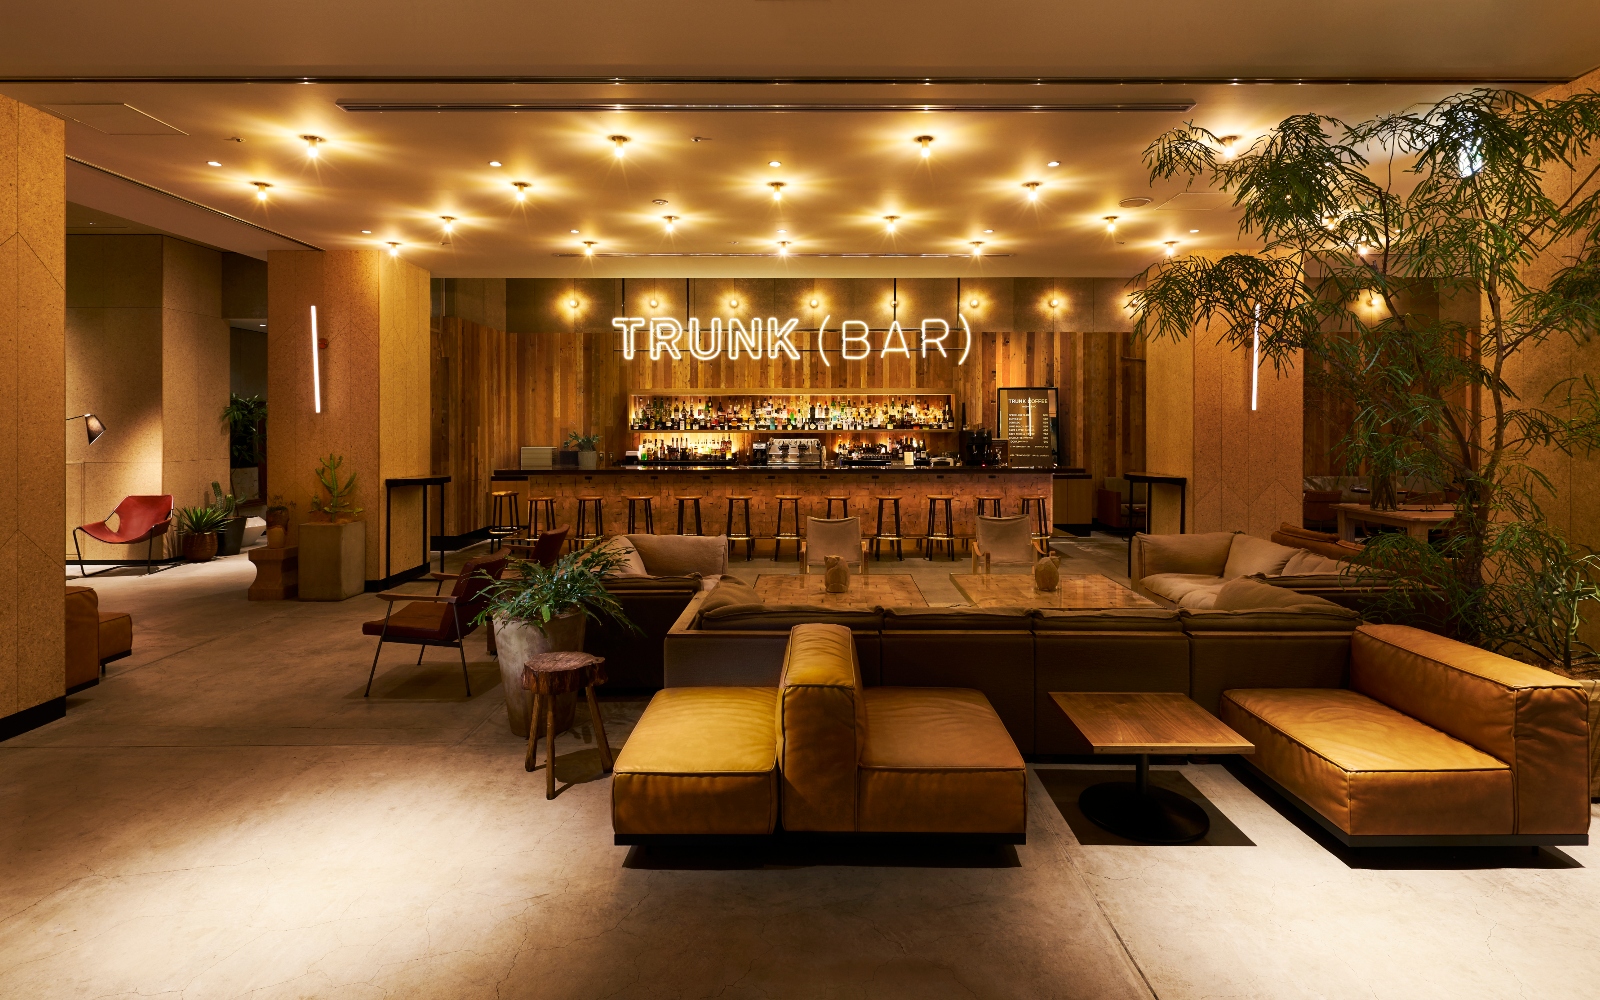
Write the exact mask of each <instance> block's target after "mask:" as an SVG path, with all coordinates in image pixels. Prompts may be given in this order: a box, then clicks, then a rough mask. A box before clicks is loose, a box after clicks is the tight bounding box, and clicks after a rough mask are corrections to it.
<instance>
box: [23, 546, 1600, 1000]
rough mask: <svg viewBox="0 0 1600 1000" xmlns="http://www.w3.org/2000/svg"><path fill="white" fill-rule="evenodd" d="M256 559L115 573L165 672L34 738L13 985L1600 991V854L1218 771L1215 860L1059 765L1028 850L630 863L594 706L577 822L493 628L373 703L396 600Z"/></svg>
mask: <svg viewBox="0 0 1600 1000" xmlns="http://www.w3.org/2000/svg"><path fill="white" fill-rule="evenodd" d="M1084 544H1085V547H1086V548H1087V549H1088V550H1089V551H1088V552H1087V553H1075V556H1074V557H1075V558H1083V559H1087V560H1095V559H1098V560H1100V561H1101V563H1102V564H1104V565H1105V567H1106V570H1107V571H1109V570H1110V569H1112V568H1114V567H1113V566H1112V563H1114V562H1115V559H1114V557H1115V556H1116V555H1117V554H1119V553H1120V552H1121V549H1120V548H1119V547H1118V545H1117V544H1116V541H1115V540H1103V541H1102V540H1091V541H1089V542H1087V543H1084ZM908 562H909V560H908ZM789 566H791V567H792V564H789ZM786 568H787V567H784V566H782V565H779V566H774V565H772V564H771V563H770V562H768V563H767V564H766V565H765V566H763V565H762V564H761V563H759V562H757V563H754V564H750V565H745V564H743V563H742V562H741V563H740V564H739V565H737V566H736V567H735V572H738V573H739V574H740V575H744V574H745V573H747V572H763V571H765V572H782V571H785V570H786ZM909 571H911V572H914V573H916V574H917V575H918V577H919V581H920V580H921V579H922V575H923V574H924V573H929V574H936V573H937V570H936V569H934V568H929V567H926V566H923V567H913V568H911V569H910V570H909ZM945 572H948V569H946V570H945ZM250 573H251V570H250V567H249V564H248V563H247V562H245V561H244V560H242V559H237V558H235V559H229V560H219V561H217V562H214V563H211V564H207V565H203V566H186V567H179V568H176V569H173V570H170V571H168V572H165V573H161V574H158V575H157V576H155V577H152V578H149V579H145V578H142V577H137V576H127V577H124V576H120V575H118V576H105V577H100V578H97V579H96V580H95V581H94V585H95V586H96V587H97V588H98V589H99V590H100V593H101V601H102V605H103V606H105V607H108V608H125V609H128V610H131V611H132V612H133V613H134V615H135V621H136V632H135V636H136V639H135V642H136V651H135V654H134V656H132V657H130V658H129V659H127V660H123V661H121V662H119V663H115V664H112V666H111V670H110V672H109V676H108V677H107V679H106V681H105V682H104V683H102V684H101V685H99V686H98V687H95V688H91V689H89V690H87V691H85V692H83V693H81V694H78V695H74V696H72V697H71V698H70V699H69V708H68V714H67V717H66V718H65V719H63V720H60V721H58V722H55V723H52V724H50V725H48V726H45V727H43V728H41V729H38V730H35V731H34V732H32V733H28V734H25V735H23V736H21V737H18V738H16V739H13V740H10V741H8V742H6V743H4V744H0V997H5V998H10V997H29V998H46V997H104V998H112V997H127V998H133V997H154V996H165V997H183V998H194V1000H200V998H232V997H254V998H263V1000H265V998H274V1000H276V998H301V997H351V998H369V997H370V998H376V997H430V998H431V997H451V998H454V997H474V998H475V997H530V998H531V997H537V998H540V1000H565V998H585V1000H587V998H600V997H617V998H690V997H720V998H727V1000H746V998H749V1000H754V998H771V997H796V998H802V997H804V998H810V997H828V998H869V997H932V998H943V997H951V998H955V997H984V998H990V997H994V998H1001V997H1029V998H1032V997H1039V998H1046V997H1048V998H1057V997H1073V998H1076V997H1093V998H1122V997H1152V996H1154V997H1160V998H1163V1000H1171V998H1194V1000H1201V998H1224V997H1226V998H1235V997H1239V998H1242V997H1251V998H1256V997H1259V998H1288V997H1293V998H1300V997H1305V998H1313V997H1315V998H1326V997H1339V998H1345V997H1349V998H1356V997H1361V998H1373V997H1377V998H1384V1000H1388V998H1396V1000H1398V998H1416V997H1429V998H1432V997H1438V998H1445V997H1449V998H1463V997H1472V998H1477V997H1550V998H1565V997H1591V996H1597V995H1600V947H1597V945H1600V878H1597V876H1596V869H1600V850H1596V849H1593V848H1569V849H1565V850H1564V851H1563V852H1557V851H1550V850H1545V851H1542V852H1539V853H1537V854H1535V853H1534V852H1530V851H1525V850H1524V851H1457V852H1433V851H1392V852H1377V853H1370V854H1352V853H1351V852H1347V851H1342V850H1337V849H1335V848H1334V847H1333V846H1332V845H1330V844H1328V843H1327V842H1326V841H1325V840H1323V839H1319V837H1318V836H1316V835H1314V833H1313V832H1311V831H1309V830H1308V828H1307V826H1306V824H1305V823H1304V822H1303V821H1300V820H1299V819H1298V818H1297V817H1295V816H1293V815H1292V814H1289V813H1287V812H1286V811H1284V810H1283V809H1282V808H1281V807H1280V806H1278V805H1277V804H1275V803H1274V802H1273V801H1272V800H1271V799H1270V798H1269V797H1264V795H1263V794H1259V793H1258V791H1256V790H1253V789H1252V788H1251V787H1248V786H1247V785H1245V784H1242V783H1241V782H1240V780H1238V779H1237V778H1236V777H1235V776H1234V775H1233V774H1232V773H1231V772H1229V771H1228V770H1226V769H1224V768H1223V767H1221V766H1218V765H1215V764H1209V765H1186V766H1184V767H1182V768H1174V769H1171V773H1170V774H1169V775H1168V776H1167V778H1168V780H1172V781H1178V780H1180V779H1186V780H1187V782H1188V784H1189V785H1190V786H1192V787H1193V788H1194V789H1197V790H1198V792H1199V793H1201V794H1203V795H1204V796H1205V797H1206V798H1207V799H1209V801H1210V803H1211V805H1212V807H1213V809H1214V810H1215V811H1216V813H1217V815H1218V817H1219V820H1220V821H1221V822H1220V823H1219V826H1218V828H1217V829H1216V830H1214V832H1213V836H1211V837H1208V838H1207V840H1206V841H1203V842H1202V843H1201V844H1197V845H1191V846H1185V847H1145V846H1137V845H1128V844H1122V843H1118V842H1116V839H1115V838H1111V837H1106V836H1095V835H1094V831H1092V830H1089V829H1087V828H1085V827H1084V826H1083V821H1082V819H1081V817H1079V816H1076V814H1075V813H1074V811H1073V810H1072V809H1071V808H1070V802H1069V803H1068V804H1067V805H1066V806H1063V807H1062V808H1058V807H1057V805H1056V804H1055V803H1054V802H1053V801H1052V798H1051V792H1050V789H1054V788H1057V787H1058V786H1059V785H1060V784H1061V782H1062V781H1063V780H1066V779H1071V778H1074V777H1076V776H1075V775H1073V774H1068V773H1063V772H1065V771H1070V770H1073V768H1070V767H1068V768H1057V767H1053V766H1050V765H1045V766H1041V767H1038V768H1035V769H1034V771H1035V773H1034V775H1033V776H1032V777H1031V778H1030V795H1031V798H1030V803H1029V805H1030V820H1029V836H1028V843H1027V844H1026V845H1025V846H1021V847H1017V848H1015V849H1011V848H1006V849H1001V850H994V849H983V850H974V851H964V852H947V851H946V852H931V853H928V852H917V851H909V850H905V849H894V848H888V849H884V848H877V849H866V848H856V849H850V848H838V849H831V850H796V849H787V850H786V849H781V848H774V849H772V850H768V851H758V852H742V853H741V852H727V851H720V852H707V851H687V850H678V851H662V850H643V849H639V848H631V849H630V848H619V847H614V846H612V844H611V838H610V826H609V819H608V795H607V792H608V781H607V780H606V778H605V777H604V776H602V775H601V774H600V773H599V763H598V751H596V750H595V749H594V748H593V743H592V741H591V740H590V735H591V730H590V729H589V726H588V720H587V717H586V713H583V714H581V715H580V725H579V726H578V727H577V728H576V729H575V730H574V731H573V733H572V734H570V735H568V736H564V737H563V738H562V739H561V740H560V741H559V743H558V752H559V754H560V756H559V758H558V761H557V776H558V778H559V779H560V780H561V781H562V782H563V786H564V787H563V791H562V792H561V794H559V795H558V796H557V797H556V799H555V800H553V801H546V800H545V798H544V792H543V789H544V777H543V774H542V773H539V772H535V773H533V774H529V773H526V772H525V771H524V770H523V768H522V749H523V745H522V742H521V741H519V740H517V739H516V738H515V737H514V736H512V735H511V733H510V732H509V731H508V728H507V725H506V721H505V709H504V706H503V701H502V695H501V689H500V688H499V687H498V672H497V668H496V667H495V666H494V663H493V661H492V660H490V659H489V658H488V656H487V655H486V651H485V650H484V647H483V645H482V644H481V642H476V643H469V650H468V652H469V660H470V661H471V664H472V666H471V676H472V681H473V696H472V697H471V698H468V697H467V696H466V695H465V693H464V692H463V690H462V682H461V673H460V667H459V661H456V660H454V659H453V658H452V657H450V656H449V655H448V654H447V653H446V652H445V651H432V652H430V654H429V656H428V658H427V659H426V660H425V661H424V662H423V664H422V665H421V666H417V665H415V663H414V660H415V654H414V653H412V654H409V655H408V654H407V653H406V652H405V651H404V650H396V651H394V652H393V653H387V652H386V653H385V656H384V661H383V663H381V664H380V666H379V673H378V681H377V684H376V685H375V687H374V691H373V697H372V698H371V699H364V698H362V696H361V692H362V687H363V685H364V684H365V681H366V676H367V670H368V667H369V665H370V663H371V653H372V643H371V640H368V639H363V638H362V637H361V636H360V634H359V631H360V629H359V625H360V622H361V621H363V620H364V619H366V618H368V617H372V616H374V615H376V614H378V613H379V609H380V605H379V602H377V601H376V600H375V599H374V598H371V597H360V598H355V599H352V600H350V601H347V602H344V603H342V604H331V605H327V604H324V605H318V604H299V603H255V604H252V603H248V602H246V601H245V600H244V597H243V591H244V587H245V586H246V585H247V583H248V581H249V579H250ZM936 583H937V580H936V577H935V576H929V577H928V582H927V583H926V584H925V585H924V591H925V593H926V592H927V590H928V589H929V588H930V587H933V586H934V585H935V584H936ZM929 597H930V601H931V602H933V603H939V602H938V601H935V600H934V597H935V595H932V594H930V595H929ZM640 707H641V705H640V703H639V702H633V701H623V700H613V701H608V702H606V703H605V704H604V706H603V714H604V715H605V722H606V728H607V732H608V733H610V734H611V739H612V743H613V745H616V744H618V743H621V742H622V741H623V740H624V739H625V737H626V733H627V731H628V727H629V725H630V723H631V721H632V720H633V719H634V718H636V717H637V713H638V711H639V710H640ZM1052 771H1055V772H1056V773H1053V774H1052V773H1050V772H1052ZM1058 797H1059V795H1058ZM1073 824H1077V826H1076V828H1077V829H1079V830H1081V831H1082V832H1083V833H1084V836H1083V837H1082V840H1081V841H1080V838H1079V836H1077V835H1075V833H1074V829H1075V826H1074V825H1073Z"/></svg>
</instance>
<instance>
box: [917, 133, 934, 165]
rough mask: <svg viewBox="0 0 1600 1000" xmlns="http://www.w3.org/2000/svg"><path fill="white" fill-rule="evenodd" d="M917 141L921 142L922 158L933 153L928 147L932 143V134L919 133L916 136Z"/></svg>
mask: <svg viewBox="0 0 1600 1000" xmlns="http://www.w3.org/2000/svg"><path fill="white" fill-rule="evenodd" d="M917 142H919V143H921V144H922V158H923V159H924V160H926V159H927V158H928V157H930V156H932V155H933V150H932V149H931V148H930V147H931V146H932V144H933V136H931V135H919V136H917Z"/></svg>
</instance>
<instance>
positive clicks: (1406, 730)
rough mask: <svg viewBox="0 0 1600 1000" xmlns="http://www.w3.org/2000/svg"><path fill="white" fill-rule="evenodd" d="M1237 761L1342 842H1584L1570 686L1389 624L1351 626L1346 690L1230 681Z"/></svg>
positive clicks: (1581, 705) (1584, 757) (1584, 755)
mask: <svg viewBox="0 0 1600 1000" xmlns="http://www.w3.org/2000/svg"><path fill="white" fill-rule="evenodd" d="M1218 714H1219V715H1220V716H1221V718H1222V720H1223V721H1224V722H1226V723H1227V724H1228V725H1229V726H1231V727H1233V729H1234V730H1236V731H1237V732H1238V733H1239V734H1240V735H1242V736H1243V737H1244V738H1245V739H1247V740H1249V741H1250V742H1251V743H1253V744H1255V747H1256V752H1255V754H1254V755H1253V756H1252V757H1250V758H1248V759H1247V761H1246V763H1247V765H1248V766H1249V767H1251V768H1252V769H1254V770H1255V771H1256V772H1257V773H1258V774H1260V775H1262V776H1263V777H1265V778H1266V779H1267V780H1268V781H1269V782H1270V783H1271V784H1272V785H1273V786H1274V787H1275V788H1276V789H1277V790H1278V791H1279V792H1281V793H1283V794H1284V795H1285V796H1286V797H1288V798H1289V799H1290V800H1291V801H1293V802H1294V803H1295V804H1296V805H1298V806H1299V807H1300V808H1301V809H1303V810H1304V811H1305V812H1306V813H1307V814H1308V815H1309V816H1311V817H1312V818H1313V819H1314V820H1316V821H1317V822H1318V823H1319V824H1320V825H1321V826H1322V827H1323V828H1324V829H1326V830H1327V831H1328V832H1330V833H1331V834H1333V835H1334V836H1335V837H1336V838H1338V839H1339V840H1340V841H1342V842H1344V843H1345V844H1347V845H1349V846H1352V847H1361V846H1369V847H1382V846H1401V845H1435V846H1443V845H1474V844H1475V845H1506V846H1513V845H1524V846H1531V845H1539V844H1586V843H1588V839H1589V838H1588V829H1589V791H1588V740H1589V731H1588V714H1587V699H1586V697H1585V692H1584V690H1583V688H1582V687H1581V686H1580V685H1579V684H1578V683H1577V682H1575V681H1570V680H1567V679H1565V678H1562V677H1558V676H1556V675H1555V674H1552V673H1550V672H1549V671H1546V670H1540V669H1539V668H1537V667H1532V666H1528V665H1527V664H1524V663H1518V662H1517V661H1515V660H1510V659H1507V658H1506V657H1503V656H1499V655H1497V654H1494V653H1490V652H1486V651H1484V650H1481V649H1477V648H1475V647H1472V646H1467V645H1465V644H1463V643H1459V642H1455V641H1454V640H1451V639H1447V638H1444V637H1442V636H1438V635H1434V634H1432V633H1430V632H1423V631H1420V630H1417V629H1412V628H1406V627H1404V626H1399V625H1363V626H1361V627H1359V628H1358V629H1356V631H1355V634H1354V635H1353V636H1352V638H1351V643H1350V673H1349V686H1348V688H1233V689H1230V690H1227V691H1224V692H1222V697H1221V705H1220V712H1219V713H1218Z"/></svg>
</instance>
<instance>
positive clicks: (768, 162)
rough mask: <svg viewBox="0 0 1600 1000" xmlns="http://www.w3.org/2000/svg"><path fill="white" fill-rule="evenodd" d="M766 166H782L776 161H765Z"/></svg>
mask: <svg viewBox="0 0 1600 1000" xmlns="http://www.w3.org/2000/svg"><path fill="white" fill-rule="evenodd" d="M767 166H769V167H781V166H783V164H782V163H780V162H779V161H777V160H768V161H767Z"/></svg>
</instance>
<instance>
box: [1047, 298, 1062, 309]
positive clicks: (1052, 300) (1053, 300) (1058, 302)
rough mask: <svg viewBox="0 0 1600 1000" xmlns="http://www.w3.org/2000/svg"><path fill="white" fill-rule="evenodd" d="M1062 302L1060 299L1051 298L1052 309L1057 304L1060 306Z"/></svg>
mask: <svg viewBox="0 0 1600 1000" xmlns="http://www.w3.org/2000/svg"><path fill="white" fill-rule="evenodd" d="M1060 304H1061V300H1060V299H1051V300H1050V308H1051V309H1054V308H1055V307H1056V306H1059V305H1060Z"/></svg>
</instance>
